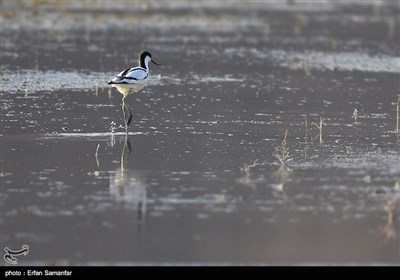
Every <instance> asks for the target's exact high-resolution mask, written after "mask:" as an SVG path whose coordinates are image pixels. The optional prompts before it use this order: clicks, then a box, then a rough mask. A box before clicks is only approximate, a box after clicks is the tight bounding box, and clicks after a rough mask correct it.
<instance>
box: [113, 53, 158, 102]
mask: <svg viewBox="0 0 400 280" xmlns="http://www.w3.org/2000/svg"><path fill="white" fill-rule="evenodd" d="M150 60H151V58H150V57H146V58H145V59H144V67H135V68H129V69H126V70H124V71H122V72H120V73H119V74H118V75H117V76H115V77H114V78H113V79H112V80H111V85H112V86H113V87H115V88H117V90H118V91H119V92H120V93H122V94H123V95H128V94H131V93H134V92H138V91H139V90H141V89H142V88H143V87H144V86H145V85H146V84H147V79H148V77H149V62H150Z"/></svg>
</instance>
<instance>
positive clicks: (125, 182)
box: [110, 135, 147, 221]
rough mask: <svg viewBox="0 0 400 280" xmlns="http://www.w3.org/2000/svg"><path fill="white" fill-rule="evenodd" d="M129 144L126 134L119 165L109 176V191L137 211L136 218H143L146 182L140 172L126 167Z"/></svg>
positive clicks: (129, 149) (129, 151) (129, 150)
mask: <svg viewBox="0 0 400 280" xmlns="http://www.w3.org/2000/svg"><path fill="white" fill-rule="evenodd" d="M131 150H132V148H131V144H130V142H129V139H128V136H127V135H126V136H125V139H124V146H123V148H122V154H121V165H120V167H119V168H118V169H117V170H116V171H115V173H114V174H113V175H111V176H110V193H111V194H113V195H114V197H115V198H116V199H117V200H118V201H121V202H123V203H127V205H128V207H129V208H131V207H133V209H134V210H135V211H137V217H138V220H139V221H141V220H143V218H144V217H143V216H144V214H145V212H146V200H147V190H146V184H145V183H144V182H143V180H142V179H141V178H140V174H139V173H137V172H135V171H133V170H129V169H127V168H126V167H127V158H128V157H129V155H130V153H131Z"/></svg>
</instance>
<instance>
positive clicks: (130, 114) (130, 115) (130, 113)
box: [125, 105, 133, 125]
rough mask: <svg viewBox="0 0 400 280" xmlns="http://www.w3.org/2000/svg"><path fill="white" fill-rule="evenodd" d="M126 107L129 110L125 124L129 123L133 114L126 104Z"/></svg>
mask: <svg viewBox="0 0 400 280" xmlns="http://www.w3.org/2000/svg"><path fill="white" fill-rule="evenodd" d="M125 106H126V105H125ZM126 109H128V111H129V118H128V121H127V125H129V124H130V123H131V121H132V118H133V114H132V112H131V110H130V109H129V107H128V106H126Z"/></svg>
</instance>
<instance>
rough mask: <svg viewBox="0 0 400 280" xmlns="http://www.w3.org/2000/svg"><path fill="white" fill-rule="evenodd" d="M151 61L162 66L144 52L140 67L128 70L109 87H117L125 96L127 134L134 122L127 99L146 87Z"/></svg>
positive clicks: (112, 81) (110, 83)
mask: <svg viewBox="0 0 400 280" xmlns="http://www.w3.org/2000/svg"><path fill="white" fill-rule="evenodd" d="M150 61H151V62H153V63H154V64H156V65H160V64H158V63H156V62H155V61H154V60H153V59H152V58H151V54H150V53H149V52H143V53H142V54H141V55H140V57H139V66H138V67H134V68H128V69H126V70H124V71H122V72H121V73H119V74H118V75H117V76H115V77H114V78H113V79H112V80H111V81H110V82H108V84H109V85H112V86H113V87H116V88H117V90H118V91H119V92H120V93H121V94H122V95H123V97H122V112H123V114H124V121H125V129H126V132H128V126H129V124H130V123H131V121H132V117H133V114H132V112H131V110H130V109H129V108H128V106H126V104H125V98H126V97H127V96H128V95H129V94H131V93H134V92H138V91H139V90H141V89H142V88H143V87H144V86H145V84H146V83H147V80H148V77H149V62H150ZM125 109H127V110H128V112H129V117H128V119H127V118H126V113H125Z"/></svg>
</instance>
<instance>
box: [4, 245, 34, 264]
mask: <svg viewBox="0 0 400 280" xmlns="http://www.w3.org/2000/svg"><path fill="white" fill-rule="evenodd" d="M4 251H6V253H5V254H4V260H5V261H6V262H8V263H9V264H18V262H17V258H16V257H15V256H20V255H24V256H26V255H28V253H29V246H28V245H22V249H21V250H19V251H13V250H10V249H8V248H7V247H5V248H4Z"/></svg>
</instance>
